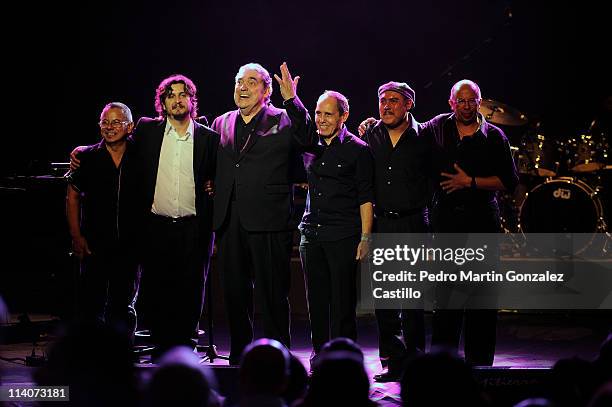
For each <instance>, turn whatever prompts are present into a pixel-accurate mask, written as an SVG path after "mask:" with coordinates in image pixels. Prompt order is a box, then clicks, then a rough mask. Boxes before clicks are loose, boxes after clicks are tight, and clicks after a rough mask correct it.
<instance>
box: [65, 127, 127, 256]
mask: <svg viewBox="0 0 612 407" xmlns="http://www.w3.org/2000/svg"><path fill="white" fill-rule="evenodd" d="M127 143H128V144H127V148H126V151H125V152H124V153H123V157H122V159H121V164H120V165H119V167H116V166H115V163H114V162H113V158H112V157H111V155H110V153H109V152H108V150H107V149H106V146H105V144H104V140H102V141H101V142H100V143H98V144H94V145H91V146H87V147H86V148H85V149H84V150H83V151H82V152H80V153H79V159H80V160H81V165H80V167H79V168H77V169H76V170H74V171H72V172H71V173H70V175H69V176H68V183H69V184H70V185H72V187H73V188H74V189H76V190H77V191H78V192H79V193H81V233H82V234H83V235H84V236H85V238H86V239H87V242H88V244H89V246H90V248H92V250H95V249H99V248H108V247H110V246H112V245H114V244H117V243H118V242H119V241H120V240H121V241H124V240H132V239H133V233H134V232H135V230H134V222H135V220H136V214H135V209H134V208H135V199H134V194H135V193H136V192H135V191H136V188H135V185H133V184H132V183H131V182H132V180H131V179H130V178H128V174H134V171H132V170H131V165H132V164H133V163H132V162H131V153H130V151H131V150H132V143H131V139H128V142H127ZM132 243H135V242H132Z"/></svg>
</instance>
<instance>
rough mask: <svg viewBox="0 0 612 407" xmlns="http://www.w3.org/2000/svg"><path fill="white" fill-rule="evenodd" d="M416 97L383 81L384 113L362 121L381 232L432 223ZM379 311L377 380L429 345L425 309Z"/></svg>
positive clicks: (426, 147)
mask: <svg viewBox="0 0 612 407" xmlns="http://www.w3.org/2000/svg"><path fill="white" fill-rule="evenodd" d="M414 102H415V93H414V90H413V89H412V88H411V87H410V86H408V84H406V83H404V82H388V83H385V84H383V85H382V86H380V87H379V88H378V109H379V114H380V119H379V120H375V119H373V118H371V119H367V120H366V121H364V122H363V123H362V124H361V126H360V127H359V132H360V135H362V138H363V140H364V141H365V142H367V143H368V144H369V145H370V149H371V151H372V154H373V156H374V191H375V203H376V204H375V211H374V213H375V216H376V217H375V223H374V231H375V232H377V233H425V232H427V231H428V228H429V220H428V212H427V207H426V205H427V203H428V201H429V197H430V191H431V190H432V188H431V187H430V185H431V182H430V180H431V177H429V174H430V173H431V170H430V162H431V148H430V143H428V142H427V141H426V140H425V138H424V137H423V136H422V135H421V125H420V124H419V123H418V122H417V121H416V119H415V118H414V116H413V115H412V114H411V113H410V110H411V109H412V108H413V107H414ZM368 124H369V127H368ZM375 312H376V319H377V322H378V333H379V340H378V341H379V355H380V361H381V365H382V367H383V371H382V372H381V373H380V374H377V375H375V376H374V380H376V381H379V382H388V381H397V380H399V377H400V374H401V370H402V366H403V362H404V360H405V359H406V358H408V357H411V356H414V355H416V354H417V353H419V352H421V351H424V350H425V321H424V313H423V310H422V309H411V310H399V309H380V308H377V309H376V311H375Z"/></svg>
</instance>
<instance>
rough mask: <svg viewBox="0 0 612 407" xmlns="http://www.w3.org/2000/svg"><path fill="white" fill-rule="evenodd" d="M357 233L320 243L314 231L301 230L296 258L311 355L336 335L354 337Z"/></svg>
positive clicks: (355, 327) (355, 323)
mask: <svg viewBox="0 0 612 407" xmlns="http://www.w3.org/2000/svg"><path fill="white" fill-rule="evenodd" d="M359 239H360V237H359V235H357V236H351V237H348V238H345V239H341V240H337V241H332V242H327V241H325V242H322V241H320V240H318V238H317V236H316V232H315V231H308V230H303V231H302V238H301V241H300V257H301V259H302V269H303V270H304V278H305V280H306V289H307V299H308V314H309V317H310V328H311V332H312V348H313V352H314V354H317V353H319V351H320V350H321V347H322V346H323V345H324V344H325V342H327V341H329V340H330V339H332V338H336V337H346V338H350V339H353V340H356V339H357V320H356V311H355V308H356V306H357V267H358V262H357V260H355V256H356V255H357V246H358V245H359Z"/></svg>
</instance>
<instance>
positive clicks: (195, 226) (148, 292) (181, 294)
mask: <svg viewBox="0 0 612 407" xmlns="http://www.w3.org/2000/svg"><path fill="white" fill-rule="evenodd" d="M147 223H148V224H147V227H146V232H147V234H146V242H147V244H146V247H145V249H144V250H145V252H144V254H145V257H144V262H143V263H144V264H143V266H144V267H143V277H142V278H143V288H142V290H143V294H144V296H145V297H146V300H145V304H146V311H147V316H148V318H147V319H148V321H149V324H150V328H151V340H152V342H153V343H154V344H155V346H156V354H157V355H160V354H161V353H163V352H164V351H166V350H168V349H169V348H171V347H173V346H178V345H185V346H189V347H192V348H193V347H194V346H195V345H196V344H197V339H196V338H194V336H195V332H196V330H197V327H198V322H199V321H200V316H201V314H202V307H203V305H204V284H205V282H206V275H207V273H208V265H209V258H210V248H211V244H212V233H211V231H210V230H200V224H199V218H198V217H195V216H194V217H190V218H187V219H182V220H181V219H179V220H178V221H173V220H170V219H168V218H163V217H159V216H155V215H150V216H149V219H148V222H147Z"/></svg>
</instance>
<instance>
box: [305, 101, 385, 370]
mask: <svg viewBox="0 0 612 407" xmlns="http://www.w3.org/2000/svg"><path fill="white" fill-rule="evenodd" d="M348 115H349V105H348V100H347V99H346V97H344V96H343V95H342V94H340V93H338V92H334V91H327V92H325V93H323V95H321V97H319V100H318V102H317V107H316V112H315V122H316V126H317V130H318V135H319V138H320V141H319V144H318V145H317V146H316V147H315V148H314V149H313V150H312V152H311V153H307V154H305V155H304V164H305V167H306V171H307V176H308V198H307V203H306V210H305V212H304V216H303V218H302V223H301V224H300V226H299V228H300V231H301V234H302V239H301V242H300V256H301V258H302V267H303V269H304V274H305V278H306V285H307V295H308V307H309V315H310V325H311V330H312V346H313V352H312V356H311V361H312V360H313V359H314V357H315V356H316V355H317V354H318V353H319V351H320V350H321V346H323V344H324V343H325V342H327V341H329V340H330V339H331V338H335V337H339V336H343V337H347V338H351V339H356V337H357V322H356V314H355V308H356V304H357V297H356V283H357V276H356V273H357V265H358V261H359V260H362V259H363V258H365V256H366V255H367V253H368V249H369V248H368V239H369V238H370V233H371V229H372V220H373V205H372V202H373V200H374V192H373V189H372V156H371V153H370V151H369V149H368V146H367V144H366V143H365V142H363V141H362V140H360V139H359V138H357V137H355V136H354V135H352V134H351V133H349V132H348V131H347V129H346V127H345V126H344V122H345V121H346V119H347V118H348Z"/></svg>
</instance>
